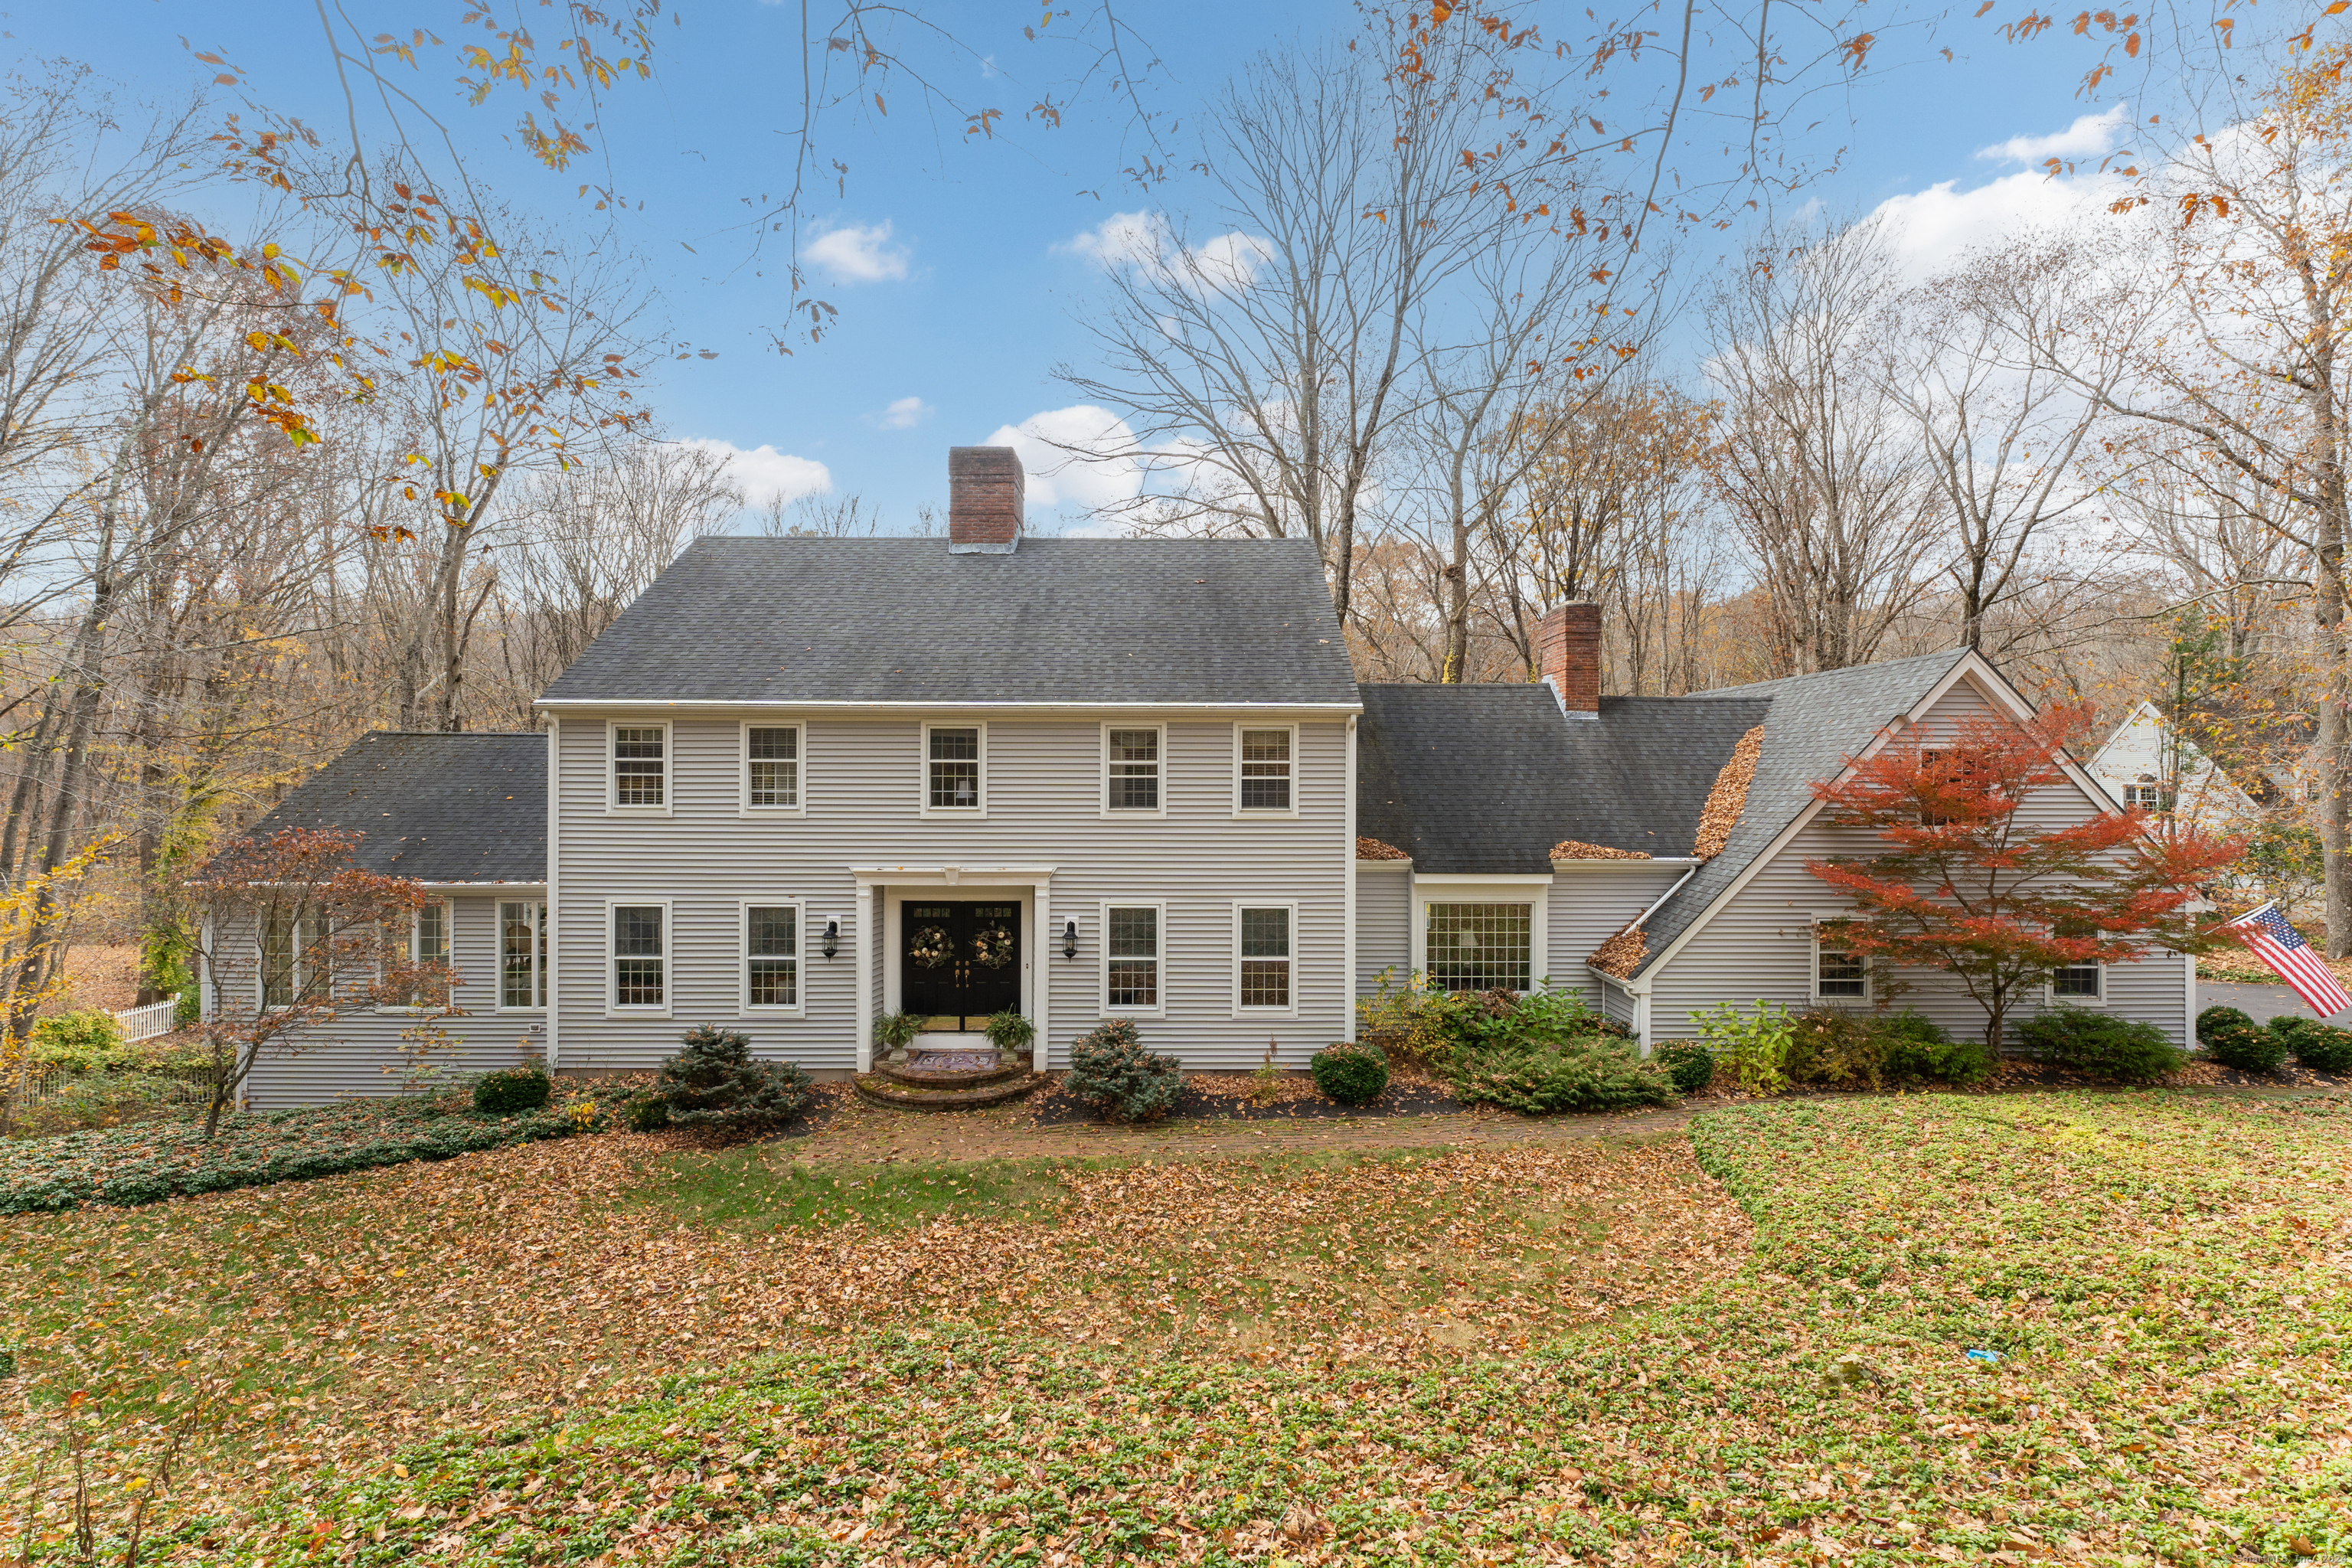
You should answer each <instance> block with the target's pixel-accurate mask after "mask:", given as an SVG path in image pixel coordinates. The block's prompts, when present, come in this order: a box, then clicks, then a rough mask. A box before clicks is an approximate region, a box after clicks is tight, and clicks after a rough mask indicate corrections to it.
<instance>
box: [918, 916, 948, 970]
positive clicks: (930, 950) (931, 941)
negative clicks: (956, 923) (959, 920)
mask: <svg viewBox="0 0 2352 1568" xmlns="http://www.w3.org/2000/svg"><path fill="white" fill-rule="evenodd" d="M907 957H908V959H909V960H910V961H912V962H913V963H914V965H915V967H916V968H918V969H938V968H940V967H942V966H943V965H945V964H947V963H950V961H951V960H953V959H954V957H955V943H954V942H953V941H951V940H950V938H949V936H948V928H947V927H945V926H925V927H923V928H922V929H921V930H920V931H917V932H916V933H915V940H914V941H913V942H909V943H908V944H907Z"/></svg>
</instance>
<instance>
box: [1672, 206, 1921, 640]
mask: <svg viewBox="0 0 2352 1568" xmlns="http://www.w3.org/2000/svg"><path fill="white" fill-rule="evenodd" d="M1895 293H1896V286H1895V270H1894V266H1893V262H1892V260H1891V258H1890V256H1889V253H1888V250H1887V247H1886V244H1885V236H1884V235H1883V234H1882V232H1881V231H1880V230H1879V228H1878V227H1877V226H1876V225H1875V224H1874V223H1872V222H1864V223H1858V224H1850V225H1845V226H1821V225H1811V226H1801V227H1797V228H1793V229H1780V230H1776V231H1774V232H1773V233H1771V234H1770V235H1769V236H1768V237H1766V238H1765V239H1764V240H1763V241H1761V242H1759V244H1758V245H1756V246H1755V247H1752V248H1751V249H1750V250H1749V251H1748V255H1747V260H1746V266H1745V267H1744V268H1743V269H1742V270H1741V272H1740V274H1739V275H1738V277H1737V278H1736V279H1734V280H1732V281H1731V282H1730V283H1728V284H1727V286H1726V287H1725V288H1724V289H1722V291H1721V292H1720V293H1718V294H1717V296H1716V298H1715V300H1714V301H1713V302H1712V304H1711V305H1710V306H1709V308H1708V310H1707V326H1708V330H1709V337H1710V343H1711V347H1712V351H1713V357H1712V359H1711V360H1710V361H1709V362H1708V374H1710V376H1711V377H1712V378H1713V379H1714V381H1715V383H1716V384H1717V386H1718V387H1719V388H1721V390H1722V392H1723V395H1724V398H1725V402H1726V405H1727V406H1726V409H1725V413H1724V417H1723V423H1722V425H1721V427H1720V437H1719V438H1718V440H1717V444H1716V446H1715V448H1714V453H1713V467H1714V474H1715V483H1716V486H1717V490H1718V493H1719V494H1720V496H1721V498H1722V500H1723V502H1724V504H1725V506H1726V509H1727V511H1728V512H1729V514H1730V517H1731V521H1732V525H1733V527H1734V529H1735V530H1736V531H1738V534H1739V536H1740V537H1741V539H1742V540H1743V542H1745V543H1746V545H1747V547H1748V551H1749V552H1750V553H1751V554H1752V555H1753V557H1754V559H1755V564H1756V569H1757V572H1758V575H1759V580H1760V581H1761V583H1762V584H1763V586H1764V587H1765V588H1766V589H1767V590H1768V592H1769V596H1770V605H1771V608H1772V614H1773V620H1774V631H1775V635H1776V638H1777V640H1778V642H1779V644H1780V650H1781V659H1782V663H1783V665H1784V667H1785V668H1786V669H1788V670H1790V671H1811V670H1820V669H1839V668H1844V667H1846V666H1848V665H1853V664H1863V663H1867V662H1868V661H1869V660H1870V659H1871V658H1873V657H1874V655H1875V654H1876V652H1877V649H1878V646H1879V643H1880V641H1881V640H1882V639H1883V638H1884V637H1885V635H1886V632H1887V630H1888V628H1889V627H1890V626H1893V625H1894V623H1895V620H1896V619H1897V618H1898V617H1899V616H1902V615H1903V613H1904V612H1905V611H1906V610H1907V609H1908V608H1909V607H1910V606H1911V605H1913V604H1914V603H1915V602H1916V600H1917V598H1918V596H1919V595H1920V592H1921V590H1922V586H1923V583H1922V579H1921V576H1920V566H1921V563H1922V562H1923V561H1924V560H1925V559H1926V557H1927V552H1928V551H1929V549H1930V548H1931V547H1932V545H1933V543H1934V541H1935V534H1934V531H1933V530H1932V529H1931V527H1930V517H1931V512H1930V508H1931V506H1932V504H1933V491H1932V490H1931V489H1930V480H1929V477H1928V475H1927V472H1926V470H1925V468H1924V467H1923V465H1922V464H1920V462H1919V461H1918V459H1917V457H1916V452H1915V450H1914V448H1913V445H1912V442H1913V438H1914V435H1915V432H1914V430H1913V428H1912V426H1911V422H1910V421H1909V420H1907V419H1906V418H1905V417H1904V416H1903V413H1902V410H1901V409H1900V408H1899V407H1897V406H1896V405H1895V402H1894V400H1893V399H1892V398H1890V397H1889V396H1888V395H1886V393H1885V389H1884V386H1883V384H1882V383H1881V381H1880V377H1879V366H1878V363H1876V362H1877V354H1876V345H1877V344H1878V342H1880V341H1881V340H1882V335H1883V334H1884V332H1885V331H1886V326H1887V323H1886V310H1887V307H1888V306H1889V304H1890V303H1891V301H1892V300H1894V298H1895Z"/></svg>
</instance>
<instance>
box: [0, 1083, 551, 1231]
mask: <svg viewBox="0 0 2352 1568" xmlns="http://www.w3.org/2000/svg"><path fill="white" fill-rule="evenodd" d="M573 1131H575V1129H574V1127H573V1125H572V1119H571V1118H570V1117H568V1116H565V1115H563V1114H562V1113H561V1112H560V1111H553V1110H536V1111H532V1112H530V1113H529V1114H527V1115H522V1116H499V1117H490V1116H481V1115H477V1114H475V1113H474V1112H471V1111H466V1110H450V1109H449V1108H448V1107H447V1106H446V1105H443V1104H436V1103H433V1102H431V1101H425V1100H357V1101H347V1102H346V1103H344V1104H341V1105H326V1106H317V1107H312V1108H310V1109H307V1110H278V1111H271V1112H268V1113H267V1114H263V1115H254V1114H251V1113H247V1112H238V1113H235V1114H232V1115H229V1116H226V1117H224V1118H222V1119H221V1126H220V1132H219V1135H218V1136H216V1137H215V1138H212V1139H209V1140H207V1139H206V1138H205V1134H204V1128H203V1127H202V1126H201V1125H200V1124H193V1123H182V1122H168V1123H154V1122H149V1123H144V1124H142V1125H139V1126H135V1127H110V1128H107V1129H104V1130H102V1131H93V1132H68V1133H64V1134H62V1135H60V1136H58V1137H55V1138H37V1139H36V1138H28V1139H22V1140H11V1141H9V1142H6V1143H0V1214H44V1213H51V1212H54V1211H57V1210H60V1209H71V1208H79V1207H80V1206H81V1205H84V1204H118V1205H134V1204H152V1203H160V1202H162V1201H163V1199H165V1198H175V1197H183V1196H185V1195H187V1194H193V1193H220V1192H227V1191H229V1190H231V1189H232V1188H236V1187H263V1186H268V1185H271V1184H274V1183H278V1182H307V1181H311V1180H315V1179H316V1178H318V1177H320V1176H336V1175H341V1174H342V1173H344V1172H346V1171H367V1170H373V1169H375V1168H377V1167H378V1166H383V1165H404V1164H406V1163H409V1162H410V1161H412V1160H448V1159H454V1158H455V1157H457V1155H459V1154H471V1153H475V1152H478V1151H480V1150H484V1149H502V1148H505V1147H506V1146H507V1145H509V1144H510V1143H533V1142H540V1141H541V1140H544V1139H549V1138H563V1137H568V1136H569V1135H570V1134H571V1133H572V1132H573Z"/></svg>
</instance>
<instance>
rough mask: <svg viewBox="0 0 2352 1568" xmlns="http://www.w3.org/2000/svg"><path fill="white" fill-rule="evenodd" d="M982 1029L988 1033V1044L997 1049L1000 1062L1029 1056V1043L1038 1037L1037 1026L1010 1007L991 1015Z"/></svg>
mask: <svg viewBox="0 0 2352 1568" xmlns="http://www.w3.org/2000/svg"><path fill="white" fill-rule="evenodd" d="M981 1027H982V1028H983V1029H985V1030H986V1031H987V1032H988V1043H989V1044H990V1045H992V1046H994V1047H996V1050H997V1058H998V1059H999V1060H1000V1061H1001V1060H1003V1058H1007V1057H1025V1056H1027V1055H1029V1042H1030V1041H1032V1040H1034V1039H1035V1038H1036V1037H1037V1026H1036V1025H1034V1024H1033V1023H1031V1022H1030V1021H1029V1020H1028V1019H1026V1018H1024V1017H1023V1016H1021V1015H1020V1014H1018V1013H1016V1012H1014V1011H1013V1009H1012V1008H1010V1007H1007V1008H1006V1009H1005V1010H1004V1011H1003V1012H1002V1013H992V1014H990V1015H989V1016H988V1022H987V1023H985V1024H983V1025H982V1026H981ZM1032 1070H1034V1068H1032Z"/></svg>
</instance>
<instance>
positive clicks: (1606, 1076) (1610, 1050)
mask: <svg viewBox="0 0 2352 1568" xmlns="http://www.w3.org/2000/svg"><path fill="white" fill-rule="evenodd" d="M1453 1079H1454V1093H1456V1094H1457V1095H1459V1096H1461V1098H1462V1099H1463V1100H1467V1101H1471V1102H1474V1103H1475V1102H1476V1101H1479V1100H1484V1101H1486V1103H1487V1104H1490V1105H1499V1106H1501V1107H1503V1108H1504V1109H1505V1110H1517V1111H1523V1112H1525V1113H1527V1114H1528V1115H1530V1116H1540V1115H1543V1114H1545V1113H1547V1112H1549V1111H1555V1110H1632V1109H1633V1108H1634V1107H1636V1106H1643V1105H1671V1104H1673V1103H1674V1100H1675V1086H1674V1082H1673V1080H1672V1079H1669V1078H1668V1077H1667V1076H1666V1074H1665V1072H1664V1070H1663V1069H1662V1068H1659V1067H1658V1066H1657V1064H1655V1063H1654V1062H1646V1061H1643V1059H1642V1058H1640V1057H1639V1056H1638V1055H1636V1054H1635V1053H1634V1050H1633V1047H1631V1046H1629V1045H1627V1044H1626V1043H1625V1042H1624V1041H1622V1040H1617V1039H1610V1038H1605V1037H1601V1036H1598V1035H1596V1036H1593V1037H1591V1038H1589V1039H1585V1040H1578V1041H1571V1042H1569V1043H1566V1044H1561V1045H1530V1046H1521V1047H1517V1048H1515V1049H1503V1050H1492V1051H1486V1052H1481V1053H1478V1054H1476V1055H1474V1056H1465V1057H1464V1058H1461V1059H1460V1060H1459V1061H1458V1062H1457V1064H1456V1066H1455V1068H1454V1073H1453Z"/></svg>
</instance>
